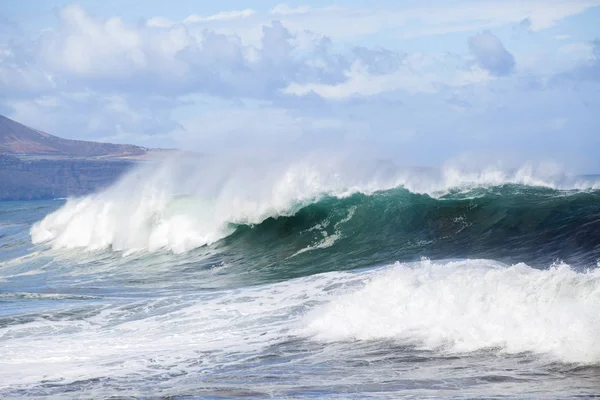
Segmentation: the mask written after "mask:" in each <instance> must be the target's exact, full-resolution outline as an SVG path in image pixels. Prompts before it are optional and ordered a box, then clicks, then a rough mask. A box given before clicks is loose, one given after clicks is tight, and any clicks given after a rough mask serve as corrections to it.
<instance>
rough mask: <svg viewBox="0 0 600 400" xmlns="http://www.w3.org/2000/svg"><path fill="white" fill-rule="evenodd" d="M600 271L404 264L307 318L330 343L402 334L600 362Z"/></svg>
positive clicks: (443, 345)
mask: <svg viewBox="0 0 600 400" xmlns="http://www.w3.org/2000/svg"><path fill="white" fill-rule="evenodd" d="M598 309H600V270H598V269H595V270H593V271H590V272H587V273H579V272H576V271H574V270H572V269H571V268H570V267H569V266H567V265H556V266H553V267H552V268H550V269H547V270H538V269H534V268H531V267H529V266H527V265H525V264H517V265H513V266H510V267H506V266H503V265H502V264H500V263H497V262H494V261H488V260H465V261H454V262H448V263H435V262H431V261H427V260H425V261H422V262H419V263H416V264H400V263H396V264H395V265H393V266H392V267H390V268H387V269H385V270H382V271H379V272H377V273H376V274H375V275H374V276H372V277H370V278H369V279H368V280H367V281H366V283H365V285H364V286H363V287H362V288H360V289H358V290H354V291H351V292H348V293H344V294H341V295H340V296H338V297H337V298H335V299H333V300H331V301H330V302H329V303H328V304H326V305H324V306H321V307H318V308H317V309H315V310H313V311H312V312H311V313H310V314H309V315H308V316H307V317H306V327H305V328H304V330H303V334H305V335H308V336H309V337H313V338H315V339H317V340H322V341H340V340H361V341H362V340H377V339H395V340H399V341H401V342H404V343H409V344H413V345H416V346H417V347H420V348H424V349H432V350H436V349H441V350H443V351H448V352H458V353H460V352H471V351H476V350H482V349H493V350H497V351H501V352H507V353H521V352H533V353H537V354H545V355H548V356H550V357H551V358H553V359H555V360H558V361H562V362H573V363H585V364H596V363H599V362H600V335H598V333H599V332H600V315H599V314H598Z"/></svg>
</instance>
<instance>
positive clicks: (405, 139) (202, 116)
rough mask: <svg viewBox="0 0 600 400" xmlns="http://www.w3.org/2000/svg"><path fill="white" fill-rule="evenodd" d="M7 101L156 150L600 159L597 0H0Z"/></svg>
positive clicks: (416, 160)
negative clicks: (340, 151)
mask: <svg viewBox="0 0 600 400" xmlns="http://www.w3.org/2000/svg"><path fill="white" fill-rule="evenodd" d="M0 114H2V115H5V116H7V117H9V118H12V119H15V120H17V121H19V122H21V123H24V124H26V125H28V126H31V127H34V128H37V129H40V130H43V131H46V132H49V133H52V134H55V135H58V136H62V137H66V138H73V139H82V140H95V141H109V142H117V143H134V144H138V145H142V146H147V147H168V148H171V147H177V148H184V149H192V150H200V151H206V152H219V151H222V150H224V149H244V150H246V151H254V150H255V151H261V150H262V151H264V149H277V148H295V149H310V148H312V147H321V148H325V149H327V148H343V147H352V148H360V149H364V150H365V151H373V152H375V153H376V154H382V155H386V156H390V157H396V158H397V159H399V160H401V161H402V162H404V163H407V164H419V165H440V164H442V163H444V162H445V161H446V160H448V159H450V158H455V159H456V158H459V159H460V158H461V157H463V158H464V157H470V158H479V159H481V160H482V162H486V161H489V160H492V159H498V160H500V159H502V160H507V161H508V162H511V161H510V160H513V161H514V162H522V161H534V162H539V163H545V162H552V163H558V164H560V165H566V166H568V168H571V169H573V170H576V171H577V172H600V157H598V154H600V0H543V1H537V0H535V1H528V0H478V1H470V0H445V1H430V2H423V1H414V0H406V1H391V0H388V1H359V0H348V1H320V2H314V1H313V2H310V1H309V2H300V1H293V2H287V3H280V2H277V1H266V0H256V1H244V2H242V1H235V0H225V1H220V2H207V1H192V0H178V1H173V2H166V1H158V0H143V1H142V0H102V1H97V0H81V1H79V2H77V3H71V2H67V1H60V0H37V1H16V0H0Z"/></svg>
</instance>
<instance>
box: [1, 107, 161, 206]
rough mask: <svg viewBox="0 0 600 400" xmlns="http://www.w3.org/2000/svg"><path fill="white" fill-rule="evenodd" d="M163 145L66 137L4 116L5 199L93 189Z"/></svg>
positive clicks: (75, 193) (64, 194) (73, 193)
mask: <svg viewBox="0 0 600 400" xmlns="http://www.w3.org/2000/svg"><path fill="white" fill-rule="evenodd" d="M156 153H164V151H161V150H152V151H151V150H148V149H146V148H144V147H140V146H134V145H128V144H112V143H97V142H89V141H82V140H69V139H63V138H60V137H58V136H54V135H50V134H48V133H45V132H42V131H39V130H36V129H33V128H29V127H27V126H25V125H22V124H20V123H18V122H15V121H13V120H11V119H9V118H6V117H3V116H1V115H0V201H1V200H37V199H52V198H58V197H71V196H81V195H85V194H89V193H91V192H94V191H97V190H99V189H102V188H104V187H106V186H109V185H110V184H112V183H113V182H114V181H116V180H117V178H118V177H119V176H121V175H122V174H123V173H124V172H126V171H127V170H128V169H130V168H131V167H133V166H134V165H135V164H136V162H137V160H140V159H146V160H147V159H151V158H152V156H153V155H155V154H156Z"/></svg>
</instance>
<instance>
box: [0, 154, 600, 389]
mask: <svg viewBox="0 0 600 400" xmlns="http://www.w3.org/2000/svg"><path fill="white" fill-rule="evenodd" d="M599 232H600V177H597V176H574V175H569V174H566V173H563V172H561V170H559V169H557V168H555V167H553V166H547V165H546V166H544V165H531V164H525V165H522V166H520V167H518V168H505V167H503V166H501V165H493V166H484V167H477V168H465V167H464V166H457V165H450V164H449V165H446V166H444V167H442V168H439V169H434V168H415V167H404V166H401V163H399V162H397V160H396V161H390V160H378V159H366V158H358V159H357V158H356V157H348V156H341V155H338V156H336V155H331V154H327V155H324V154H311V155H305V156H302V157H300V156H298V157H291V156H290V157H286V158H283V157H280V158H274V157H272V158H260V159H258V158H243V157H236V158H226V157H214V156H211V157H209V156H202V157H198V156H195V155H189V154H180V155H178V156H177V157H173V158H170V159H167V160H164V161H162V162H160V163H148V164H145V165H141V166H139V167H138V168H136V169H134V170H132V171H131V172H129V173H128V174H127V175H125V176H124V177H123V178H122V179H121V180H120V181H119V182H117V183H116V184H115V185H113V186H111V187H108V188H106V189H104V190H102V191H100V192H98V193H95V194H92V195H89V196H86V197H82V198H71V199H67V200H53V201H37V202H5V203H0V305H1V307H0V397H2V398H30V397H39V398H65V399H67V398H77V399H80V398H109V397H111V398H211V399H214V398H237V397H244V398H415V397H417V398H423V397H442V398H489V397H494V396H498V397H499V396H503V397H505V398H532V397H535V398H556V397H560V398H567V397H577V398H581V397H586V396H593V395H600V379H599V378H600V314H599V313H598V310H600V233H599Z"/></svg>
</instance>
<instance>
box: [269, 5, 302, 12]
mask: <svg viewBox="0 0 600 400" xmlns="http://www.w3.org/2000/svg"><path fill="white" fill-rule="evenodd" d="M308 11H310V8H308V7H306V6H303V7H296V8H292V7H290V6H288V5H286V4H277V5H276V6H275V7H273V9H271V11H269V14H272V15H294V14H305V13H307V12H308Z"/></svg>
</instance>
